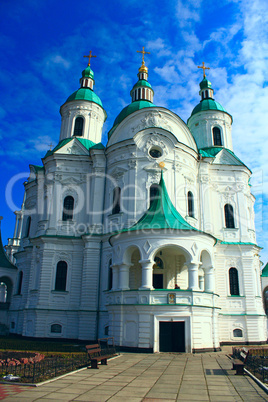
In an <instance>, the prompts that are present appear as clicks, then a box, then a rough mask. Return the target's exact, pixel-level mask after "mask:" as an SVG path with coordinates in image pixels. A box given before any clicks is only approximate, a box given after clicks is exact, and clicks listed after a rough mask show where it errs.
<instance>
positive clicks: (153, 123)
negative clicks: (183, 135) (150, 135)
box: [131, 111, 172, 133]
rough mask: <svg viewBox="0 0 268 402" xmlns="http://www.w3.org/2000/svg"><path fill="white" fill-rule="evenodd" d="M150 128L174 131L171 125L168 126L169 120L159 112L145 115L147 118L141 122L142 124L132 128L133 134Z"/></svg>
mask: <svg viewBox="0 0 268 402" xmlns="http://www.w3.org/2000/svg"><path fill="white" fill-rule="evenodd" d="M149 127H161V128H164V129H165V130H168V131H172V130H171V127H170V125H169V124H168V120H167V119H166V118H165V117H163V116H162V114H161V113H160V112H158V111H152V112H149V113H146V114H145V117H144V118H143V119H141V120H140V123H139V124H138V125H137V126H135V127H132V128H131V130H132V132H135V133H136V132H138V131H140V130H142V129H145V128H149Z"/></svg>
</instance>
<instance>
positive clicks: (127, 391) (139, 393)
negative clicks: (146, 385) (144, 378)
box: [114, 388, 148, 400]
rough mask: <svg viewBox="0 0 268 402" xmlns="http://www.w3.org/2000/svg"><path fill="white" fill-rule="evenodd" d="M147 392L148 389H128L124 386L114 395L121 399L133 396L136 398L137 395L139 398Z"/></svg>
mask: <svg viewBox="0 0 268 402" xmlns="http://www.w3.org/2000/svg"><path fill="white" fill-rule="evenodd" d="M147 393H148V389H143V388H140V389H139V388H138V389H137V388H135V389H131V390H130V389H128V388H124V389H122V390H121V391H119V392H117V393H116V394H115V395H114V396H117V397H119V396H120V397H122V400H123V399H128V398H127V397H129V396H130V397H135V398H137V397H139V398H141V397H144V396H145V395H146V394H147Z"/></svg>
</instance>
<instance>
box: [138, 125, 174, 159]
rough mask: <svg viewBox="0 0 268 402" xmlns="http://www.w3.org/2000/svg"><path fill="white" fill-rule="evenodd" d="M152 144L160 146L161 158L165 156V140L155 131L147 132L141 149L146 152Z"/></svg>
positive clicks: (166, 149)
mask: <svg viewBox="0 0 268 402" xmlns="http://www.w3.org/2000/svg"><path fill="white" fill-rule="evenodd" d="M153 146H156V147H159V148H161V150H162V151H163V155H162V158H163V156H166V155H167V154H168V148H167V146H166V144H165V142H164V141H163V140H162V139H161V137H160V135H158V134H157V132H156V131H154V132H152V133H150V134H149V137H148V139H147V141H146V143H145V146H144V148H143V151H144V152H146V153H148V152H149V149H150V148H151V147H153ZM159 159H161V158H159Z"/></svg>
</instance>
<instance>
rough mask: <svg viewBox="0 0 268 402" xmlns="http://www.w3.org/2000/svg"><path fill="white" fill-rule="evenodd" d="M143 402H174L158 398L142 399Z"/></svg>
mask: <svg viewBox="0 0 268 402" xmlns="http://www.w3.org/2000/svg"><path fill="white" fill-rule="evenodd" d="M142 401H143V402H163V401H164V402H174V401H175V399H162V398H161V399H159V398H147V397H146V398H144V399H143V400H142Z"/></svg>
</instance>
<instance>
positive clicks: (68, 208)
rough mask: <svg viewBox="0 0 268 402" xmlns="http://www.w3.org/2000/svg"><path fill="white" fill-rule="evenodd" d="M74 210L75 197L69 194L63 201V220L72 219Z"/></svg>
mask: <svg viewBox="0 0 268 402" xmlns="http://www.w3.org/2000/svg"><path fill="white" fill-rule="evenodd" d="M73 212H74V199H73V197H72V196H71V195H68V196H67V197H65V198H64V201H63V213H62V220H63V221H71V220H72V219H73Z"/></svg>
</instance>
